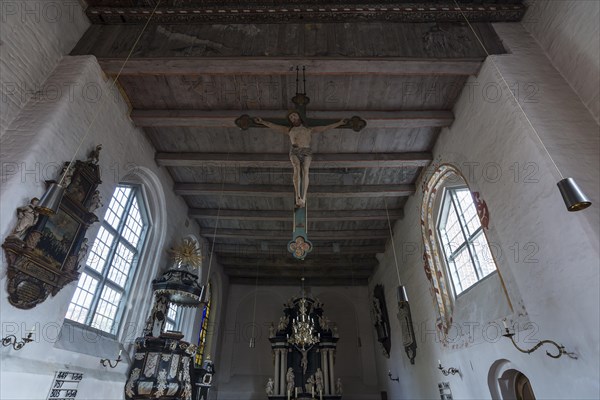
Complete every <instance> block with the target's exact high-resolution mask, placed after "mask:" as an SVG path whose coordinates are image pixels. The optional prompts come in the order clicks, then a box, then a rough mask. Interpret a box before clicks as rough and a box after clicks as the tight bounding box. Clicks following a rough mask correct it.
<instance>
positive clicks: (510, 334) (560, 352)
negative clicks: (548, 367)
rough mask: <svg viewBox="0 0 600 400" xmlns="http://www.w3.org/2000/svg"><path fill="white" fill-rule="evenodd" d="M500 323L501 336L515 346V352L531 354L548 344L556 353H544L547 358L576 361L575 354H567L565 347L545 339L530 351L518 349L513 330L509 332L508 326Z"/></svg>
mask: <svg viewBox="0 0 600 400" xmlns="http://www.w3.org/2000/svg"><path fill="white" fill-rule="evenodd" d="M502 322H503V323H504V334H503V335H502V336H504V337H507V338H509V339H510V341H511V342H512V344H513V346H515V348H516V349H517V350H519V351H520V352H521V353H525V354H531V353H533V352H534V351H536V350H537V349H539V348H540V347H542V346H543V345H545V344H548V345H551V346H554V347H556V351H557V353H556V354H552V353H550V352H549V351H546V355H547V356H548V357H552V358H560V357H562V356H563V355H565V356H567V357H569V358H572V359H574V360H577V354H575V353H572V352H568V351H567V350H566V349H565V346H563V345H562V344H559V343H556V342H555V341H553V340H548V339H546V340H540V341H539V342H538V343H537V344H536V345H535V346H533V347H532V348H530V349H522V348H520V347H519V345H518V344H517V342H515V338H514V336H515V332H514V330H513V331H512V332H511V330H510V329H508V326H507V325H506V321H502Z"/></svg>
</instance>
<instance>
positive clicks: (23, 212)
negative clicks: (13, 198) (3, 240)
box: [10, 197, 40, 238]
mask: <svg viewBox="0 0 600 400" xmlns="http://www.w3.org/2000/svg"><path fill="white" fill-rule="evenodd" d="M39 202H40V199H38V198H37V197H34V198H33V199H31V201H30V202H29V204H27V205H26V206H23V207H19V208H17V224H16V225H15V227H14V229H13V230H12V233H11V235H10V236H13V237H17V238H21V237H23V235H25V233H26V232H27V230H28V229H29V228H31V227H32V226H33V225H35V223H36V222H37V220H38V212H37V211H36V209H35V207H36V206H37V205H38V203H39Z"/></svg>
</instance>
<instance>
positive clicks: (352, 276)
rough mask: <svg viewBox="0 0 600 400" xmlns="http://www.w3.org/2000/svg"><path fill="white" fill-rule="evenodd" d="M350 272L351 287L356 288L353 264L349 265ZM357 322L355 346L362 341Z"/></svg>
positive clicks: (359, 345) (360, 344) (358, 345)
mask: <svg viewBox="0 0 600 400" xmlns="http://www.w3.org/2000/svg"><path fill="white" fill-rule="evenodd" d="M350 273H351V274H352V275H351V279H352V289H353V290H356V287H355V286H354V266H352V267H350ZM358 327H359V324H358V323H357V324H356V346H357V347H362V342H361V341H360V330H359V328H358Z"/></svg>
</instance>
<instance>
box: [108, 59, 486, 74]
mask: <svg viewBox="0 0 600 400" xmlns="http://www.w3.org/2000/svg"><path fill="white" fill-rule="evenodd" d="M124 61H125V60H124V59H122V58H102V59H99V60H98V62H99V63H100V65H101V66H102V69H103V70H104V72H105V73H106V74H108V75H117V74H120V75H121V76H126V75H135V76H139V75H165V76H166V75H186V76H200V75H269V76H275V75H289V74H292V73H293V72H290V71H294V70H295V67H296V65H298V63H301V64H302V65H305V66H306V68H307V69H308V70H309V71H311V72H310V73H311V76H319V75H353V76H354V75H368V76H373V75H386V76H394V75H396V76H397V75H404V76H406V75H419V76H422V75H476V74H477V73H478V72H479V68H480V67H481V65H482V63H483V59H481V58H475V59H473V58H465V59H445V60H444V59H406V58H400V59H398V58H392V57H390V58H352V59H348V58H333V57H328V58H321V59H315V58H312V59H306V58H281V57H261V58H256V57H219V58H215V57H194V58H168V57H164V58H133V59H129V60H128V61H127V62H126V63H125V62H124Z"/></svg>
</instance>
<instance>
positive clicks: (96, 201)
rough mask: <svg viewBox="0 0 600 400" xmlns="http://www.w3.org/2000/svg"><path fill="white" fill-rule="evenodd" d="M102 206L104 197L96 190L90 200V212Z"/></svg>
mask: <svg viewBox="0 0 600 400" xmlns="http://www.w3.org/2000/svg"><path fill="white" fill-rule="evenodd" d="M102 206H103V204H102V196H100V191H99V190H96V191H95V192H94V194H93V195H92V198H91V199H90V206H89V208H88V210H89V212H94V211H96V210H97V209H99V208H100V207H102Z"/></svg>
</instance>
